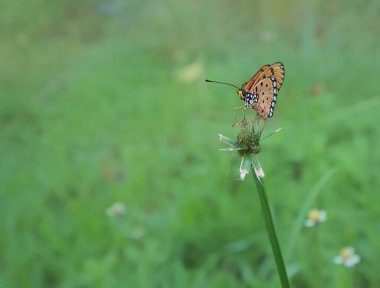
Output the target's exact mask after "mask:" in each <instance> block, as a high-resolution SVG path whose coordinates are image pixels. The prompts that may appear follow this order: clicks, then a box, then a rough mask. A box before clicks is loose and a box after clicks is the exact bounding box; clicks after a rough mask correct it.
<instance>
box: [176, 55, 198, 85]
mask: <svg viewBox="0 0 380 288" xmlns="http://www.w3.org/2000/svg"><path fill="white" fill-rule="evenodd" d="M202 74H203V61H202V60H200V59H198V60H196V61H194V62H193V63H190V64H188V65H186V66H184V67H182V68H181V69H179V70H177V71H176V74H175V76H176V78H177V79H178V80H179V81H180V82H182V83H185V84H191V83H194V82H196V81H198V80H199V79H200V78H201V76H202Z"/></svg>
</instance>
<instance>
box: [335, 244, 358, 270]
mask: <svg viewBox="0 0 380 288" xmlns="http://www.w3.org/2000/svg"><path fill="white" fill-rule="evenodd" d="M334 262H335V264H340V265H343V266H345V267H352V266H355V265H356V264H358V263H359V262H360V256H359V255H357V254H355V250H354V248H352V247H345V248H343V249H342V250H340V254H339V256H336V257H335V258H334Z"/></svg>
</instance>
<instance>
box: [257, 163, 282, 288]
mask: <svg viewBox="0 0 380 288" xmlns="http://www.w3.org/2000/svg"><path fill="white" fill-rule="evenodd" d="M252 174H253V177H254V178H255V181H256V186H257V192H258V193H259V197H260V203H261V211H262V213H263V216H264V220H265V225H266V229H267V232H268V237H269V241H270V244H271V246H272V251H273V256H274V259H275V261H276V266H277V272H278V275H279V277H280V282H281V287H282V288H290V284H289V279H288V274H287V273H286V268H285V263H284V259H283V257H282V253H281V249H280V245H279V243H278V239H277V235H276V229H275V227H274V224H273V218H272V213H271V211H270V208H269V203H268V198H267V195H266V193H265V188H264V184H263V182H262V180H259V179H258V178H257V177H256V173H255V171H254V168H253V167H252Z"/></svg>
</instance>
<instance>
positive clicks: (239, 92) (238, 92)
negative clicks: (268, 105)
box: [237, 89, 244, 100]
mask: <svg viewBox="0 0 380 288" xmlns="http://www.w3.org/2000/svg"><path fill="white" fill-rule="evenodd" d="M237 94H238V95H239V97H240V99H242V100H244V93H243V91H242V90H241V89H239V90H238V91H237Z"/></svg>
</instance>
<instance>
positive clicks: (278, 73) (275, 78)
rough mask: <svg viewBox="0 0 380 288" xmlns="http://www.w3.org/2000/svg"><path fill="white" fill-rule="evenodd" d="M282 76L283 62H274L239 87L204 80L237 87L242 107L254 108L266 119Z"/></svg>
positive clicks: (274, 103) (275, 97)
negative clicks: (242, 102) (242, 103)
mask: <svg viewBox="0 0 380 288" xmlns="http://www.w3.org/2000/svg"><path fill="white" fill-rule="evenodd" d="M284 76H285V69H284V64H283V63H282V62H276V63H273V64H272V65H269V64H267V65H264V66H263V67H261V68H260V70H259V71H258V72H257V73H256V74H255V75H253V77H252V78H251V79H250V80H249V81H248V82H246V83H244V84H243V85H242V86H241V88H239V87H237V86H235V85H232V84H229V83H224V82H218V81H212V80H206V82H215V83H220V84H226V85H230V86H233V87H235V88H238V91H237V94H238V95H239V97H240V99H241V100H243V101H244V108H252V109H254V110H255V111H256V113H257V114H258V115H259V116H260V117H261V118H262V119H264V120H266V119H268V118H271V117H272V116H273V112H274V106H275V105H276V102H277V95H278V92H279V91H280V88H281V86H282V84H283V83H284Z"/></svg>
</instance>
